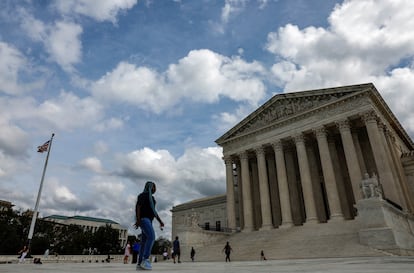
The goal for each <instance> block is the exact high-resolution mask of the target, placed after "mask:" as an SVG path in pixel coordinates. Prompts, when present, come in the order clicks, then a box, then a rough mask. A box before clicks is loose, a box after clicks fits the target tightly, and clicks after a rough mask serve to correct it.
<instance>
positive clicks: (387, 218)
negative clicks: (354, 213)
mask: <svg viewBox="0 0 414 273" xmlns="http://www.w3.org/2000/svg"><path fill="white" fill-rule="evenodd" d="M356 206H357V208H358V217H357V220H358V221H359V223H360V225H361V229H360V231H359V239H360V243H361V244H363V245H368V246H370V247H373V248H376V249H380V250H385V251H387V252H390V253H394V254H397V255H414V217H413V216H412V215H409V214H407V213H405V212H403V211H401V210H399V209H397V208H395V207H394V206H393V205H391V204H389V203H388V202H387V201H385V200H382V199H380V198H367V199H362V200H359V201H358V202H357V204H356Z"/></svg>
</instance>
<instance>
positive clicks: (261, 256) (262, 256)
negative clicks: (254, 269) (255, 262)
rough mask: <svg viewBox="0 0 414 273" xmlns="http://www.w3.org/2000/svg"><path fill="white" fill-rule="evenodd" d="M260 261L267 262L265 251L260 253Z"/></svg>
mask: <svg viewBox="0 0 414 273" xmlns="http://www.w3.org/2000/svg"><path fill="white" fill-rule="evenodd" d="M260 260H261V261H266V256H265V255H264V251H263V250H262V251H261V252H260Z"/></svg>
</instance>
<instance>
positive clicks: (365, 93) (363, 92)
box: [216, 84, 414, 149]
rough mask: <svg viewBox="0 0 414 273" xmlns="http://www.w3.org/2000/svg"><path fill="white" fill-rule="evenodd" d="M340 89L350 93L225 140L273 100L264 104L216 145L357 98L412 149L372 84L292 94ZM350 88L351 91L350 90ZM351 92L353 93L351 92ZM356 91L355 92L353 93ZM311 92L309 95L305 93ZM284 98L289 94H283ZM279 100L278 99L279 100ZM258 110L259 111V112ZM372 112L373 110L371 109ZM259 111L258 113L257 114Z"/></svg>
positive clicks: (285, 123)
mask: <svg viewBox="0 0 414 273" xmlns="http://www.w3.org/2000/svg"><path fill="white" fill-rule="evenodd" d="M342 88H348V89H346V90H345V91H347V92H350V94H348V95H345V96H343V97H340V98H339V99H338V100H335V101H328V102H327V103H325V104H321V105H319V106H317V107H315V108H311V109H309V110H307V111H304V112H299V113H296V114H292V115H290V116H287V117H285V118H281V119H278V120H275V121H274V122H270V123H269V124H268V125H265V126H263V127H260V128H257V129H254V130H251V131H247V132H245V133H240V134H239V135H236V136H234V137H231V138H228V139H225V136H227V135H231V134H234V133H235V132H236V131H237V130H239V129H240V128H241V127H242V125H244V124H247V123H248V122H250V121H251V120H252V119H254V118H255V117H257V115H258V114H259V113H260V112H262V111H264V110H265V109H266V107H268V106H270V105H271V104H272V103H273V102H274V101H275V100H273V99H271V100H269V101H268V102H267V103H265V104H264V105H263V106H261V107H259V108H258V109H257V110H256V111H255V112H253V113H252V114H250V115H249V116H248V117H250V118H249V119H248V120H247V121H246V119H247V118H246V119H244V120H243V121H242V122H240V123H239V124H238V125H236V126H235V127H234V128H233V129H231V130H230V131H229V132H227V133H226V134H224V135H223V136H222V137H221V138H219V139H218V140H216V143H217V144H219V145H220V146H225V145H228V144H232V143H235V142H238V141H243V140H244V139H246V138H249V137H255V136H257V135H260V134H263V133H266V132H269V131H271V130H273V129H275V128H277V127H282V126H285V125H288V124H291V123H294V122H296V121H299V120H302V119H305V118H307V117H309V116H310V115H315V114H317V113H319V112H323V111H326V110H330V109H333V108H337V107H339V106H340V105H343V104H345V103H348V102H350V101H352V100H356V99H358V98H362V97H366V98H369V99H370V100H371V101H372V104H373V106H375V108H376V109H378V110H379V111H380V112H381V114H382V115H383V117H384V118H385V119H386V120H387V121H388V122H390V125H391V126H393V129H394V130H395V131H396V132H397V134H398V135H399V136H400V137H401V139H402V140H403V141H404V142H405V143H406V145H407V146H408V147H409V148H410V149H414V143H413V141H412V140H411V138H410V137H409V136H408V134H407V132H406V131H405V130H404V128H403V127H402V125H401V124H400V122H399V121H398V119H397V118H396V117H395V116H394V114H393V113H392V111H391V109H390V108H389V107H388V105H387V104H386V102H385V101H384V99H383V98H382V97H381V95H380V94H379V92H378V91H377V90H376V88H375V86H374V85H373V84H362V85H353V86H347V87H338V88H330V89H320V90H316V91H302V92H296V93H294V95H295V96H294V97H295V98H299V97H300V96H304V94H306V96H312V95H319V94H320V93H321V92H322V91H324V90H330V94H332V92H333V91H342V92H344V91H343V90H342ZM350 88H351V89H350ZM350 90H352V91H353V92H351V91H350ZM355 90H357V91H355ZM307 92H311V93H307ZM284 95H285V97H287V95H289V94H284ZM279 99H280V98H279ZM259 110H260V111H259ZM373 110H374V109H373ZM258 111H259V112H258Z"/></svg>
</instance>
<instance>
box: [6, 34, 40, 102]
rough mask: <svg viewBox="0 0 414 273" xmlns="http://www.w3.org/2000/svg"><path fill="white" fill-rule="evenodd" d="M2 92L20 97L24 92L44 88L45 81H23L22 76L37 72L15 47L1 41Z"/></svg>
mask: <svg viewBox="0 0 414 273" xmlns="http://www.w3.org/2000/svg"><path fill="white" fill-rule="evenodd" d="M0 60H1V62H0V92H3V93H5V94H8V95H20V94H22V93H23V92H24V91H29V90H32V89H34V88H39V87H41V86H43V84H44V82H43V80H41V79H40V80H39V79H37V80H35V81H33V82H30V81H28V80H26V81H25V82H23V81H21V79H20V78H21V75H22V74H24V75H25V76H28V75H30V74H31V73H33V72H35V69H33V68H32V67H31V66H30V63H29V61H28V60H27V58H26V57H25V56H24V55H23V54H22V53H21V52H20V51H19V50H18V49H16V48H15V47H13V46H12V45H9V44H7V43H4V42H1V41H0Z"/></svg>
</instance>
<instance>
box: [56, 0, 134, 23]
mask: <svg viewBox="0 0 414 273" xmlns="http://www.w3.org/2000/svg"><path fill="white" fill-rule="evenodd" d="M137 2H138V1H137V0H99V1H98V2H95V1H89V0H73V1H56V2H55V3H54V5H55V6H56V8H57V9H58V10H59V11H60V12H62V13H63V14H66V15H71V14H81V15H84V16H88V17H91V18H93V19H95V20H97V21H100V22H102V21H111V22H112V23H116V21H117V18H116V17H117V16H118V14H119V13H120V12H122V11H126V10H128V9H131V8H132V7H133V6H135V4H136V3H137Z"/></svg>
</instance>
